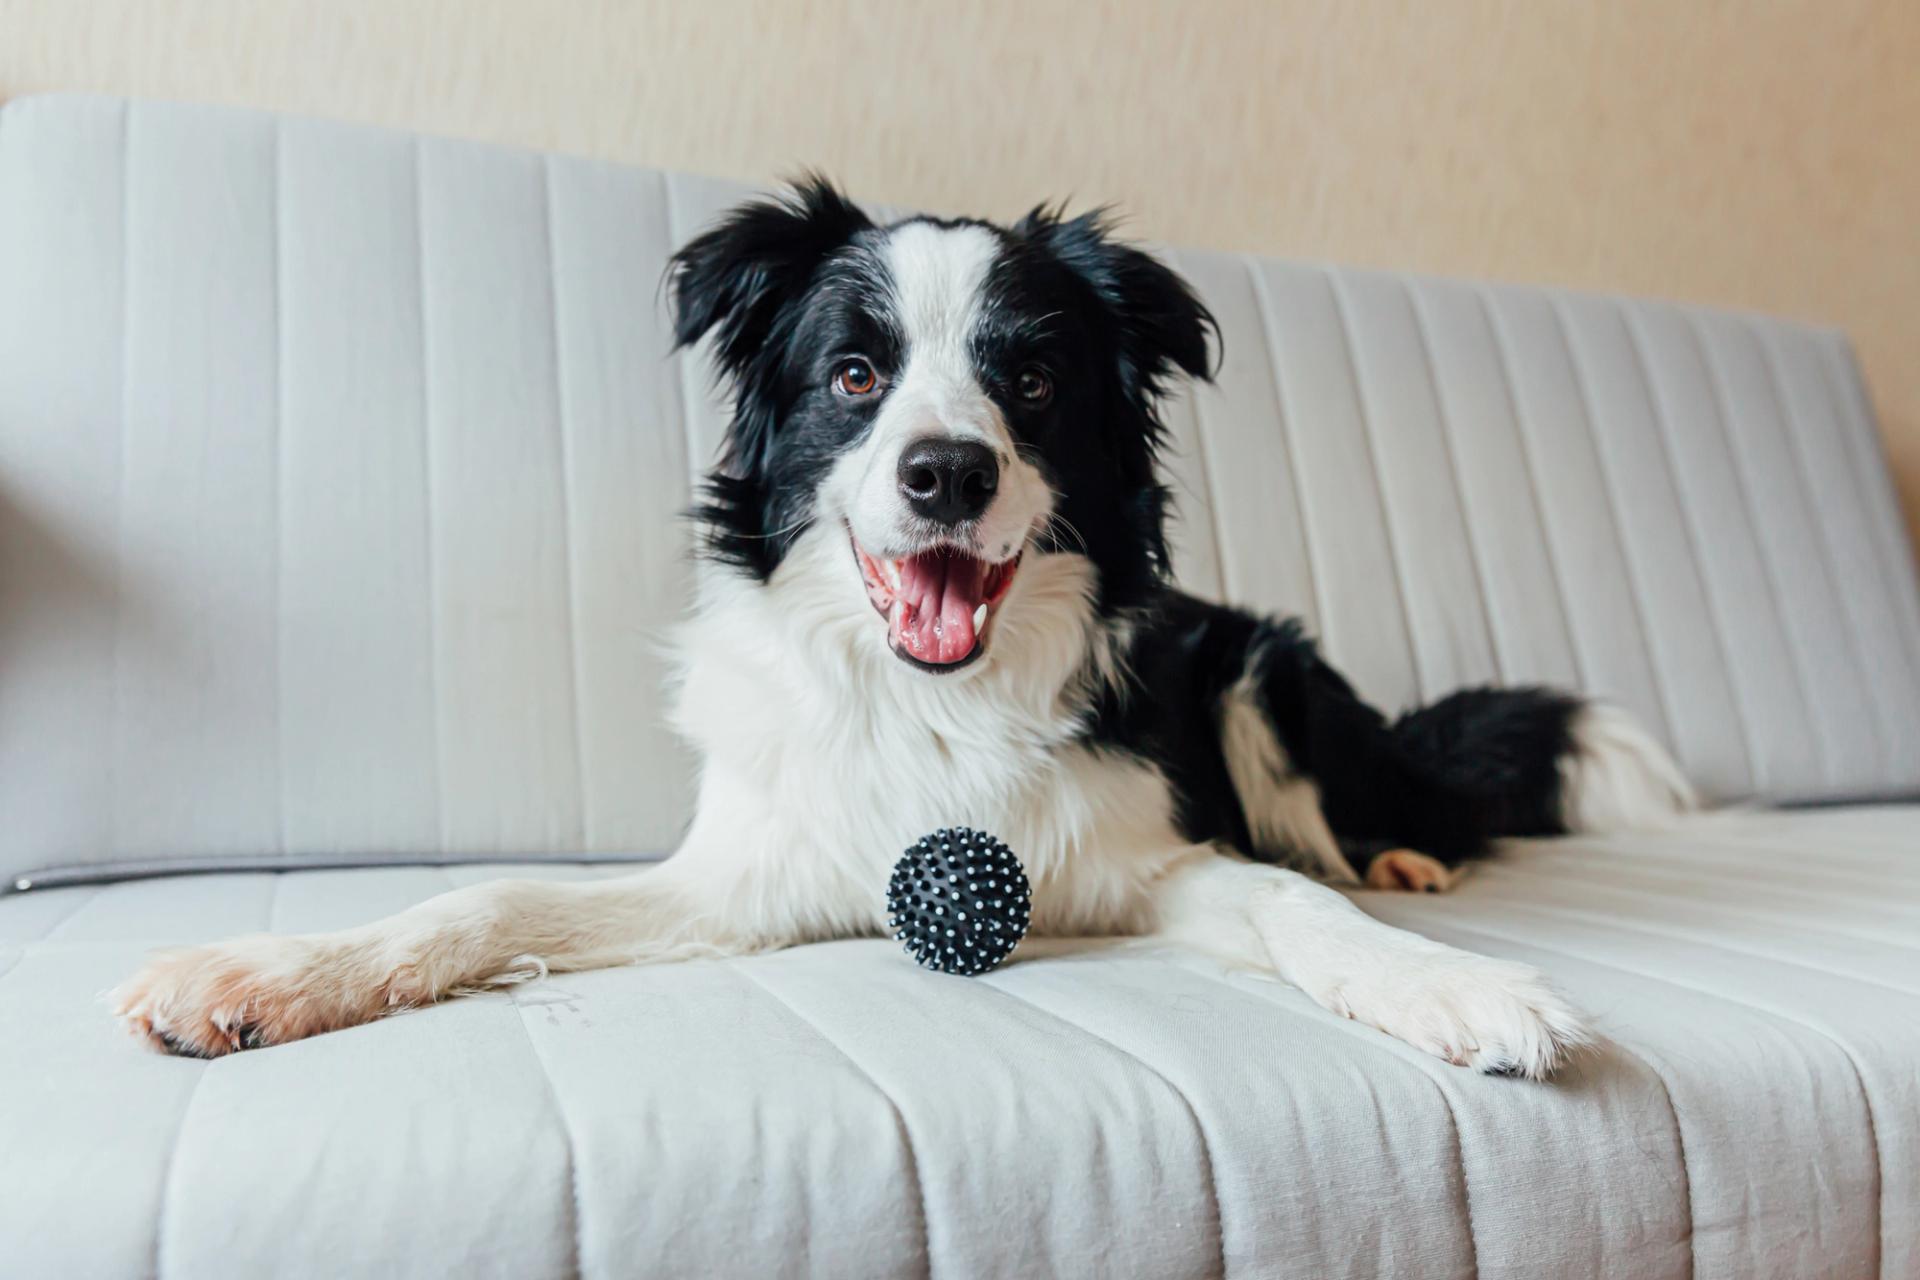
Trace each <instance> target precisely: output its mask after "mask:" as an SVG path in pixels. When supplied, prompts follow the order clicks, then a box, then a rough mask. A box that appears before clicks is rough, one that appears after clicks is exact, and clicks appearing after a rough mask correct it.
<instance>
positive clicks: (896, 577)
mask: <svg viewBox="0 0 1920 1280" xmlns="http://www.w3.org/2000/svg"><path fill="white" fill-rule="evenodd" d="M887 581H888V582H890V583H892V584H893V589H894V590H895V591H898V590H899V589H900V562H899V561H898V560H889V561H887Z"/></svg>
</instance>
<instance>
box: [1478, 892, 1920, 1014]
mask: <svg viewBox="0 0 1920 1280" xmlns="http://www.w3.org/2000/svg"><path fill="white" fill-rule="evenodd" d="M1499 872H1500V874H1501V875H1517V876H1520V877H1521V878H1523V879H1527V880H1568V879H1571V880H1573V881H1575V882H1577V883H1585V884H1589V885H1592V886H1594V887H1596V888H1598V889H1601V890H1603V891H1611V892H1614V893H1619V894H1624V895H1626V896H1628V897H1632V898H1645V899H1653V900H1656V901H1657V900H1660V899H1663V898H1670V897H1672V896H1673V895H1672V894H1668V893H1661V892H1658V891H1655V890H1652V889H1643V888H1637V887H1635V886H1634V885H1631V884H1621V883H1619V882H1617V881H1608V880H1605V879H1595V878H1593V877H1586V876H1582V875H1581V874H1580V873H1579V871H1578V870H1577V869H1573V868H1564V867H1563V868H1557V869H1555V870H1552V871H1548V870H1546V869H1544V868H1532V867H1528V866H1526V865H1524V864H1523V863H1522V864H1513V863H1509V864H1506V865H1503V866H1501V867H1500V868H1499ZM1514 905H1516V906H1521V907H1526V908H1529V909H1531V910H1535V911H1567V912H1570V913H1574V914H1577V915H1578V916H1579V917H1580V918H1582V919H1592V920H1606V921H1608V922H1609V923H1612V922H1613V921H1614V919H1615V917H1613V916H1609V915H1605V914H1601V913H1591V914H1589V913H1585V912H1582V911H1581V909H1580V908H1577V907H1571V908H1569V907H1559V906H1556V905H1555V904H1552V903H1541V902H1533V901H1528V902H1521V903H1515V904H1514ZM1716 906H1718V909H1719V910H1721V911H1725V912H1727V913H1728V914H1730V915H1732V916H1734V917H1735V918H1736V919H1739V920H1741V921H1742V922H1744V923H1746V924H1751V925H1757V926H1759V927H1762V928H1767V929H1781V928H1783V927H1785V926H1784V923H1783V922H1782V921H1780V920H1771V919H1768V918H1767V917H1766V916H1764V915H1762V916H1754V915H1748V914H1746V913H1744V912H1742V911H1741V910H1740V909H1739V908H1737V907H1727V906H1724V905H1719V904H1716ZM1619 927H1620V928H1621V929H1625V930H1629V931H1636V932H1645V933H1652V934H1655V935H1656V936H1660V937H1667V938H1671V939H1673V940H1675V941H1682V942H1686V941H1693V939H1692V938H1690V937H1689V936H1688V935H1686V934H1667V933H1663V932H1661V931H1659V930H1655V929H1651V928H1648V927H1647V924H1646V922H1645V921H1642V922H1641V923H1639V924H1638V925H1634V924H1620V925H1619ZM1794 928H1795V929H1796V930H1797V934H1796V936H1798V937H1803V938H1820V937H1830V938H1835V939H1838V940H1841V941H1855V940H1857V939H1858V935H1850V934H1844V933H1839V932H1837V931H1835V930H1833V929H1829V928H1821V927H1819V926H1807V925H1795V926H1794ZM1869 940H1870V941H1871V942H1872V943H1873V944H1874V945H1875V946H1882V947H1886V948H1888V949H1890V950H1901V951H1913V950H1916V949H1920V944H1915V943H1907V942H1895V941H1891V940H1889V939H1887V938H1884V937H1872V938H1870V939H1869ZM1701 945H1703V946H1712V947H1715V948H1717V949H1719V950H1722V951H1729V952H1733V953H1735V954H1738V955H1750V956H1754V957H1757V958H1760V959H1775V958H1776V957H1773V956H1769V955H1768V954H1767V953H1766V952H1763V951H1749V950H1747V949H1745V948H1741V947H1735V946H1731V945H1729V944H1728V943H1726V942H1725V941H1724V940H1720V941H1714V942H1707V943H1702V944H1701ZM1779 963H1782V964H1791V965H1793V966H1794V967H1796V968H1800V969H1806V970H1808V971H1809V972H1812V973H1821V974H1825V975H1826V976H1827V977H1830V978H1838V979H1841V980H1842V981H1846V982H1870V983H1872V984H1873V985H1875V986H1882V987H1886V988H1887V990H1889V991H1901V990H1904V988H1901V987H1896V986H1894V985H1892V984H1891V983H1885V982H1878V981H1875V980H1874V979H1872V978H1862V977H1857V976H1854V975H1852V974H1843V973H1838V972H1835V971H1833V970H1830V969H1822V968H1819V967H1818V966H1815V965H1809V964H1805V963H1803V962H1800V961H1793V960H1780V961H1779Z"/></svg>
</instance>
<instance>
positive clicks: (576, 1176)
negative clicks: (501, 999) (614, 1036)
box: [439, 867, 586, 1276]
mask: <svg viewBox="0 0 1920 1280" xmlns="http://www.w3.org/2000/svg"><path fill="white" fill-rule="evenodd" d="M439 871H440V878H441V879H442V880H445V881H446V882H447V888H448V889H449V890H453V889H459V888H461V887H462V886H461V884H460V882H459V881H457V880H455V879H454V878H453V872H452V871H451V870H450V869H448V868H446V867H441V868H439ZM520 991H521V987H519V986H516V987H513V988H510V989H509V990H508V992H507V999H508V1000H509V1001H511V1002H512V1004H513V1012H514V1020H515V1021H516V1022H517V1023H518V1024H519V1026H520V1034H521V1035H522V1036H523V1037H525V1039H526V1042H527V1052H528V1053H529V1054H531V1055H532V1056H533V1061H534V1065H536V1066H538V1067H539V1068H540V1078H541V1079H542V1080H543V1081H545V1082H546V1086H547V1101H549V1102H550V1103H552V1104H553V1115H554V1119H556V1120H558V1121H559V1122H560V1136H561V1137H563V1138H565V1139H566V1143H567V1204H568V1207H569V1208H570V1209H571V1210H572V1212H573V1222H572V1223H571V1224H570V1226H571V1228H572V1230H571V1235H572V1241H573V1258H572V1262H573V1265H572V1266H571V1268H569V1270H568V1271H567V1274H568V1275H573V1276H579V1275H582V1274H583V1273H584V1267H583V1265H582V1258H583V1255H584V1254H585V1252H586V1244H585V1233H584V1231H583V1224H582V1223H581V1221H580V1153H579V1146H578V1144H577V1143H575V1141H574V1137H573V1123H572V1121H570V1120H569V1119H568V1118H567V1109H566V1107H565V1106H564V1105H563V1104H562V1103H561V1101H560V1088H559V1086H558V1085H557V1084H555V1083H554V1079H553V1069H552V1068H551V1067H549V1066H548V1065H547V1059H546V1055H545V1054H543V1053H541V1052H540V1044H539V1042H538V1041H537V1040H535V1039H534V1036H533V1028H531V1027H530V1026H528V1025H527V1007H526V1006H525V1005H524V1004H522V1003H520Z"/></svg>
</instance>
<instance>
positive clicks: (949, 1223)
mask: <svg viewBox="0 0 1920 1280" xmlns="http://www.w3.org/2000/svg"><path fill="white" fill-rule="evenodd" d="M503 870H504V871H506V872H507V873H509V874H525V875H536V876H549V877H560V876H599V875H608V874H615V873H617V872H616V869H614V868H609V867H605V866H594V867H587V866H573V865H556V864H543V865H539V866H534V867H513V868H502V867H499V866H486V867H479V866H467V867H454V868H418V867H414V868H409V867H391V868H377V869H355V870H344V871H298V872H283V873H258V874H226V875H212V876H182V877H174V878H167V879H156V880H147V881H137V882H124V883H117V884H110V885H103V886H80V887H72V888H57V889H48V890H36V891H33V892H30V893H26V894H19V895H14V896H11V897H8V898H4V899H0V1025H4V1026H5V1028H6V1030H7V1033H8V1034H7V1035H6V1036H5V1037H4V1038H3V1039H0V1153H4V1159H3V1160H0V1240H4V1241H6V1242H7V1252H8V1254H9V1255H10V1257H9V1259H8V1262H7V1264H6V1270H7V1271H8V1272H9V1273H10V1274H19V1275H81V1274H87V1275H134V1274H148V1273H156V1274H160V1275H168V1276H186V1275H196V1274H218V1275H260V1276H268V1275H315V1274H335V1275H344V1274H353V1275H396V1276H434V1275H447V1276H476V1275H513V1276H536V1275H561V1274H571V1273H581V1274H588V1275H630V1274H659V1275H734V1274H751V1275H787V1274H809V1273H810V1274H821V1275H856V1274H859V1275H920V1274H927V1273H934V1274H938V1275H944V1276H963V1275H980V1274H989V1273H994V1274H1025V1275H1041V1274H1056V1275H1064V1274H1093V1273H1104V1274H1131V1275H1147V1276H1156V1277H1171V1276H1184V1275H1195V1276H1197V1275H1212V1274H1219V1273H1222V1272H1225V1273H1227V1274H1231V1275H1254V1274H1260V1275H1269V1274H1282V1275H1284V1274H1291V1275H1314V1276H1336V1275H1354V1276H1371V1275H1382V1274H1399V1275H1471V1274H1474V1273H1475V1272H1476V1271H1477V1272H1478V1273H1479V1274H1481V1275H1487V1276H1495V1275H1510V1276H1526V1275H1548V1274H1553V1275H1568V1276H1575V1275H1635V1276H1645V1277H1661V1276H1685V1275H1688V1274H1689V1273H1690V1272H1691V1273H1693V1274H1698V1275H1703V1276H1704V1275H1794V1276H1829V1275H1831V1276H1840V1275H1848V1276H1852V1275H1873V1274H1876V1273H1878V1274H1884V1275H1913V1274H1916V1273H1920V1244H1917V1237H1920V1210H1917V1209H1916V1206H1917V1205H1920V1149H1917V1147H1916V1139H1915V1130H1916V1120H1917V1119H1920V1081H1917V1079H1916V1072H1915V1069H1914V1064H1915V1063H1916V1062H1917V1061H1920V965H1917V964H1916V963H1915V958H1916V947H1915V939H1916V938H1920V905H1916V903H1920V807H1897V808H1851V809H1833V810H1821V811H1807V812H1799V813H1790V814H1789V813H1741V814H1731V815H1721V816H1717V817H1712V818H1706V819H1702V820H1699V821H1697V822H1695V823H1693V824H1691V825H1689V826H1687V827H1686V828H1684V829H1682V830H1680V831H1677V832H1673V833H1669V834H1665V835H1660V836H1647V837H1636V838H1632V839H1607V840H1599V839H1593V840H1586V839H1582V840H1573V839H1569V840H1558V841H1543V842H1529V843H1524V844H1517V845H1515V846H1514V847H1512V848H1511V849H1510V850H1509V851H1508V852H1507V853H1506V854H1505V855H1504V856H1502V857H1501V858H1500V859H1499V860H1497V861H1494V862H1492V863H1489V864H1487V865H1484V866H1482V867H1480V868H1478V869H1477V870H1476V871H1475V872H1474V873H1473V874H1472V875H1471V876H1470V877H1469V879H1468V880H1467V881H1466V882H1465V884H1464V885H1463V886H1462V887H1461V888H1460V889H1459V890H1458V891H1456V892H1455V893H1453V894H1450V895H1446V896H1441V897H1415V896H1406V895H1397V896H1396V895H1378V894H1369V895H1363V897H1362V900H1363V902H1364V905H1365V906H1366V908H1367V909H1368V910H1369V911H1372V912H1375V913H1377V914H1378V915H1380V916H1382V917H1384V918H1386V919H1389V920H1391V921H1393V922H1395V923H1399V924H1404V925H1407V926H1410V927H1414V928H1417V929H1419V930H1421V931H1423V932H1425V933H1428V934H1430V935H1432V936H1434V937H1437V938H1441V939H1443V940H1445V941H1448V942H1453V943H1457V944H1460V945H1462V946H1468V947H1474V948H1477V949H1480V950H1483V951H1487V952H1490V953H1493V954H1498V955H1504V956H1512V957H1515V958H1519V959H1523V960H1526V961H1529V962H1532V963H1535V964H1538V965H1541V966H1544V967H1545V968H1547V969H1548V970H1550V971H1551V972H1552V974H1553V975H1554V976H1555V978H1556V979H1557V980H1558V981H1559V982H1560V983H1561V984H1562V985H1563V986H1564V987H1565V988H1566V989H1567V990H1568V991H1569V992H1570V993H1571V994H1572V995H1573V996H1574V997H1575V998H1576V999H1577V1000H1578V1001H1579V1002H1580V1003H1581V1004H1582V1005H1583V1006H1584V1007H1585V1008H1586V1009H1588V1010H1589V1011H1591V1012H1592V1013H1593V1015H1594V1016H1595V1018H1596V1020H1597V1022H1598V1024H1599V1025H1600V1027H1601V1028H1602V1030H1603V1031H1604V1032H1605V1034H1606V1036H1607V1037H1608V1042H1607V1043H1606V1045H1605V1046H1604V1047H1603V1048H1601V1049H1600V1050H1599V1051H1597V1052H1595V1053H1594V1054H1592V1055H1591V1056H1589V1057H1588V1058H1586V1059H1584V1060H1583V1061H1581V1062H1580V1063H1579V1064H1578V1065H1577V1066H1576V1067H1575V1068H1573V1069H1572V1070H1569V1071H1568V1072H1566V1073H1564V1074H1563V1075H1562V1077H1561V1078H1560V1079H1558V1080H1557V1081H1556V1082H1554V1083H1552V1084H1547V1085H1533V1084H1527V1083H1524V1082H1519V1081H1514V1080H1505V1079H1493V1078H1487V1077H1480V1076H1474V1075H1470V1074H1468V1073H1466V1072H1463V1071H1460V1070H1458V1069H1456V1068H1451V1067H1448V1066H1445V1065H1443V1064H1441V1063H1439V1062H1437V1061H1434V1060H1432V1059H1429V1058H1427V1057H1425V1056H1423V1055H1421V1054H1420V1053H1418V1052H1416V1051H1414V1050H1412V1049H1410V1048H1408V1047H1406V1046H1405V1045H1402V1044H1399V1043H1397V1042H1395V1041H1393V1040H1390V1039H1388V1038H1386V1037H1385V1036H1382V1035H1379V1034H1377V1033H1375V1032H1372V1031H1370V1030H1368V1029H1366V1028H1364V1027H1360V1026H1357V1025H1355V1024H1353V1023H1350V1022H1346V1021H1343V1020H1341V1019H1339V1018H1336V1017H1334V1016H1332V1015H1330V1014H1328V1013H1326V1012H1324V1011H1322V1010H1320V1009H1318V1008H1316V1007H1315V1006H1313V1005H1312V1004H1310V1003H1309V1002H1308V1001H1307V1000H1306V999H1305V998H1303V997H1302V996H1300V995H1299V994H1298V993H1296V992H1294V991H1293V990H1291V989H1289V988H1287V987H1285V986H1282V985H1278V984H1275V983H1272V982H1268V981H1263V980H1260V979H1257V978H1255V977H1253V976H1249V975H1245V974H1240V973H1234V972H1228V971H1223V970H1221V969H1219V968H1217V967H1215V966H1213V965H1211V964H1210V963H1208V962H1206V961H1204V960H1201V959H1199V958H1197V957H1195V956H1192V955H1189V954H1185V953H1182V952H1178V951H1173V950H1169V949H1166V948H1161V947H1155V946H1152V945H1148V944H1145V943H1137V942H1135V943H1120V944H1112V943H1106V944H1085V943H1083V944H1070V943H1056V944H1051V945H1049V946H1047V947H1035V948H1034V949H1033V953H1032V954H1031V955H1030V956H1028V958H1026V959H1024V960H1022V961H1021V962H1018V963H1015V964H1012V965H1010V966H1008V967H1006V968H1004V969H1002V970H1000V971H998V972H996V973H993V974H991V975H989V976H987V977H984V978H979V979H958V978H947V977H939V976H935V975H931V974H927V973H924V972H921V971H919V970H917V969H916V968H914V967H913V966H912V965H911V964H910V963H909V962H908V961H907V960H906V959H905V958H904V957H903V956H902V955H901V954H900V953H899V951H898V950H897V948H896V947H895V946H894V944H892V943H891V942H886V941H854V942H844V943H834V944H828V945H822V946H813V947H804V948H799V949H796V950H791V951H786V952H781V953H778V954H772V955H765V956H756V957H751V958H746V959H738V960H724V961H703V962H696V963H689V964H683V965H677V966H670V967H661V968H653V969H626V970H615V971H607V972H598V973H588V974H572V975H566V976H561V977H556V978H552V979H549V980H547V981H544V982H539V983H534V984H530V985H527V986H524V987H520V988H517V989H515V990H513V991H510V992H507V993H503V994H497V995H490V996H484V997H478V998H472V999H466V1000H460V1001H455V1002H452V1003H449V1004H445V1005H441V1006H438V1007H436V1008H433V1009H430V1010H426V1011H423V1012H420V1013H415V1014H410V1015H407V1016H404V1017H398V1018H393V1019H389V1020H386V1021H383V1022H380V1023H377V1024H374V1025H370V1026H365V1027H359V1028H356V1029H353V1030H349V1031H345V1032H340V1033H338V1034H334V1035H329V1036H324V1037H320V1038H318V1039H314V1040H309V1041H305V1042H301V1043H297V1044H293V1045H287V1046H283V1047H280V1048H275V1049H270V1050H266V1051H261V1052H254V1053H247V1054H242V1055H239V1056H236V1057H232V1058H227V1059H223V1060H220V1061H216V1062H211V1063H207V1062H197V1061H187V1060H181V1059H172V1058H166V1057H161V1056H158V1055H155V1054H152V1053H149V1052H145V1051H143V1050H142V1049H141V1048H140V1047H138V1046H137V1045H136V1044H135V1043H134V1042H133V1041H132V1040H130V1039H128V1038H126V1037H125V1036H123V1035H122V1034H121V1033H120V1032H119V1031H118V1029H117V1028H116V1027H115V1026H114V1025H113V1023H112V1021H111V1020H110V1019H109V1018H108V1017H107V1015H106V1012H105V1011H104V1009H103V1008H102V1007H101V1005H100V1002H99V1000H98V993H99V992H101V991H102V990H103V989H105V988H107V987H109V986H111V985H112V984H113V983H115V982H116V981H118V980H119V979H120V978H122V977H124V976H125V975H126V974H127V973H128V972H129V971H130V970H131V969H132V967H133V966H134V965H135V964H136V963H138V961H139V959H140V957H141V954H142V953H143V952H144V951H145V950H146V949H147V948H148V947H150V946H154V945H161V944H172V943H186V942H196V941H203V940H209V939H214V938H218V937H221V936H223V935H227V934H231V933H234V932H240V931H248V930H257V929H275V930H314V929H326V928H333V927H338V926H343V925H347V924H352V923H355V922H358V921H361V920H365V919H368V918H371V917H374V916H377V915H381V914H385V913H387V912H390V911H393V910H395V909H398V908H400V907H403V906H406V905H407V904H409V903H411V902H414V901H416V900H419V899H421V898H424V897H426V896H428V895H430V894H432V893H435V892H437V891H439V890H442V889H445V888H446V887H448V886H449V884H453V883H468V882H471V881H474V880H478V879H482V878H486V877H489V876H493V875H498V874H501V873H502V872H503Z"/></svg>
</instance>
